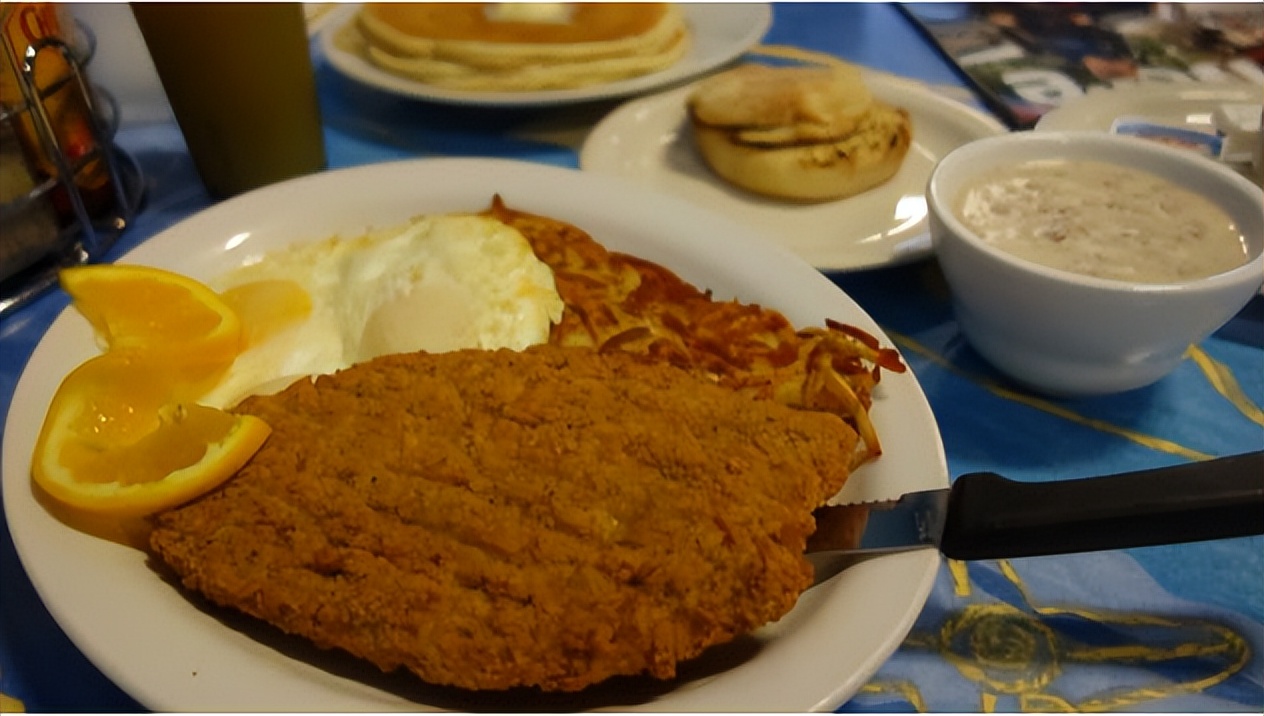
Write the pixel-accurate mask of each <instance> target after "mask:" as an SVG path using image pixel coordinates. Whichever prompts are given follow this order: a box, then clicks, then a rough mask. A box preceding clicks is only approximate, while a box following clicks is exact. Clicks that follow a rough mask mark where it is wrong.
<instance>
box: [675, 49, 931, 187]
mask: <svg viewBox="0 0 1264 716" xmlns="http://www.w3.org/2000/svg"><path fill="white" fill-rule="evenodd" d="M687 108H688V115H689V122H690V125H691V128H692V133H693V138H694V141H695V144H696V146H697V148H698V151H699V153H700V154H701V155H702V157H703V159H704V160H705V161H706V163H707V165H708V166H710V168H711V169H712V171H714V172H715V173H716V175H718V176H719V177H721V178H722V179H724V180H726V181H728V182H731V183H732V184H734V185H736V186H739V187H742V188H743V189H746V190H749V191H752V192H755V193H758V194H762V195H766V196H772V197H777V198H781V199H792V200H799V201H826V200H830V199H840V198H843V197H848V196H852V195H855V194H859V193H861V192H863V191H865V190H867V189H871V188H873V187H875V186H878V185H879V184H882V183H883V182H886V181H887V180H888V179H890V178H891V177H892V176H894V175H895V173H896V172H897V171H899V169H900V166H901V164H902V163H903V162H904V157H905V155H906V154H907V153H908V149H909V146H910V145H911V144H912V137H913V126H912V120H911V118H910V117H909V114H908V112H907V111H906V110H904V109H901V108H898V107H892V106H890V105H887V104H885V103H883V102H880V101H878V100H876V99H874V97H873V95H872V93H871V92H870V91H869V88H868V87H867V86H866V85H865V83H864V81H863V78H862V77H861V73H860V70H859V69H858V68H856V67H854V66H850V65H839V66H827V67H816V66H810V67H809V66H803V67H800V66H793V67H769V66H765V65H757V64H745V65H741V66H739V67H737V68H735V69H732V70H729V71H727V72H723V73H720V74H718V75H715V76H713V77H710V78H708V79H707V80H704V81H703V82H701V83H700V84H699V85H698V87H697V88H696V89H695V90H694V91H693V92H692V93H691V94H690V96H689V98H688V100H687Z"/></svg>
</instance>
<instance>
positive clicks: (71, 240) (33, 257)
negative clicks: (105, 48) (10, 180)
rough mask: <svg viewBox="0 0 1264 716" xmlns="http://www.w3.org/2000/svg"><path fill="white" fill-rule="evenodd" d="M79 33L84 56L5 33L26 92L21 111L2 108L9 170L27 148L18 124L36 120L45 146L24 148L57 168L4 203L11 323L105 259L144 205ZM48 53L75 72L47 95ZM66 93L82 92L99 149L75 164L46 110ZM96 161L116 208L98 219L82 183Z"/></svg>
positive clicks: (0, 250)
mask: <svg viewBox="0 0 1264 716" xmlns="http://www.w3.org/2000/svg"><path fill="white" fill-rule="evenodd" d="M76 25H77V24H76ZM77 29H78V31H79V33H80V34H79V37H80V38H81V39H82V40H83V41H84V43H85V45H86V49H84V50H81V51H79V52H76V51H75V49H74V48H73V47H71V45H70V44H69V43H68V42H66V41H64V40H62V39H60V38H52V37H47V38H41V39H39V40H37V41H35V42H34V43H32V44H30V45H28V46H26V47H18V46H15V45H14V44H13V43H12V41H11V39H10V38H9V37H8V36H7V34H5V33H0V43H3V47H0V50H3V52H4V53H5V57H6V58H7V59H8V61H9V63H11V65H12V70H13V74H14V75H16V78H17V88H18V91H19V93H20V102H18V103H17V104H16V105H14V106H0V145H2V149H3V156H0V162H4V163H6V164H9V165H10V166H9V167H8V168H7V170H8V171H18V166H17V164H16V162H15V160H22V157H23V154H22V152H23V149H24V148H23V147H22V146H21V143H20V139H19V137H20V136H21V133H20V131H19V124H20V123H21V122H22V121H23V118H24V117H29V119H30V122H31V124H33V126H34V129H35V135H36V139H37V140H38V145H39V146H38V147H34V148H32V147H26V148H25V149H26V150H27V151H30V150H31V149H35V150H37V151H39V152H42V154H43V157H44V158H45V159H47V160H48V161H49V162H50V163H51V164H52V166H53V167H54V168H55V174H54V175H53V176H49V177H47V178H43V177H39V176H32V177H31V182H32V183H33V184H34V186H33V188H31V189H29V190H28V191H26V192H25V193H23V194H21V195H19V196H16V197H13V198H11V199H9V200H7V201H4V202H3V203H0V316H7V315H8V314H10V313H11V312H13V311H15V310H16V309H17V308H19V307H20V306H22V305H24V304H26V303H27V302H29V301H31V300H32V299H34V298H35V297H36V296H38V295H39V294H40V293H42V292H43V291H45V290H47V289H48V288H50V287H52V286H53V285H55V284H56V282H57V272H58V271H59V270H60V269H61V268H64V267H66V266H73V265H77V264H83V263H88V262H92V261H97V260H100V259H101V257H102V256H103V255H104V254H105V253H106V251H108V250H109V248H110V247H111V246H112V245H113V244H114V242H115V241H116V240H117V239H118V236H119V235H120V234H121V233H122V231H123V230H124V229H125V228H126V227H127V226H128V224H129V223H130V222H131V219H132V217H133V216H134V214H135V212H136V210H137V209H138V207H139V205H140V202H141V198H142V194H143V182H142V181H141V175H140V169H139V167H138V166H137V164H136V162H135V160H134V159H133V158H132V157H131V156H130V155H128V154H127V153H126V152H124V151H123V150H121V149H120V148H118V147H117V146H115V144H114V141H113V139H114V133H115V131H116V130H117V125H118V109H117V106H116V105H115V103H114V101H113V99H112V98H111V97H110V96H109V95H108V94H106V93H105V92H103V91H101V90H99V89H96V90H94V88H93V87H92V86H91V84H90V83H89V81H88V78H87V76H86V74H85V72H84V67H85V66H86V65H87V63H88V62H89V61H90V59H91V57H92V54H93V49H95V38H94V36H93V35H92V33H91V32H90V31H89V30H88V29H87V28H86V27H83V26H81V25H77ZM49 50H51V51H52V52H56V53H58V54H60V55H61V57H62V59H64V60H65V63H66V66H67V67H68V68H69V71H68V72H66V73H64V74H63V75H62V76H60V77H58V78H56V79H55V80H54V81H52V82H50V83H49V84H48V86H47V87H45V88H44V89H43V90H42V91H41V90H40V89H39V88H38V86H37V83H36V80H35V77H36V75H35V68H36V63H37V60H38V58H39V57H42V56H47V52H48V51H49ZM61 91H67V92H75V93H78V95H79V99H80V100H82V102H83V103H84V105H85V106H86V107H87V108H88V110H89V112H88V114H89V116H90V117H91V121H90V122H89V124H90V127H89V129H90V131H91V134H92V138H93V147H92V149H91V150H90V151H88V152H87V153H85V154H84V155H83V156H81V157H79V158H78V159H76V160H72V159H71V158H70V157H69V156H68V155H67V153H66V151H65V150H64V149H63V147H62V146H61V145H60V143H59V142H58V138H57V132H56V131H55V129H56V128H55V126H54V121H55V118H54V117H53V116H52V112H51V111H50V108H49V106H48V103H47V101H48V100H49V99H50V98H51V97H53V96H54V95H55V94H56V93H58V92H61ZM95 160H100V164H101V165H104V167H105V171H106V172H107V173H108V179H109V183H110V187H111V188H112V193H113V201H112V206H110V207H109V208H108V210H104V211H101V212H99V213H97V214H96V215H95V216H94V215H93V213H91V212H89V210H88V206H87V203H86V201H85V198H84V196H83V194H82V192H81V190H80V188H79V185H78V183H77V181H76V180H77V179H79V178H80V176H81V174H82V173H83V172H85V171H87V170H88V168H89V167H91V166H92V164H93V162H94V161H95ZM21 164H23V165H24V164H25V162H24V161H22V162H21ZM28 174H29V173H28ZM55 192H64V196H65V198H66V199H67V201H65V202H64V203H63V204H62V206H63V207H65V206H68V207H69V210H70V211H69V212H67V211H65V209H64V208H63V210H62V211H61V212H60V214H59V213H58V212H56V211H55V210H54V208H53V201H52V197H53V195H54V193H55Z"/></svg>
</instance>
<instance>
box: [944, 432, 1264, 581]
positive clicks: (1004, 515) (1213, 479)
mask: <svg viewBox="0 0 1264 716" xmlns="http://www.w3.org/2000/svg"><path fill="white" fill-rule="evenodd" d="M947 512H948V515H947V521H946V524H945V525H944V534H943V540H942V542H941V544H940V551H942V552H943V553H944V555H945V556H947V557H950V558H953V559H963V560H970V559H1007V558H1012V557H1031V556H1036V555H1045V554H1067V553H1072V552H1093V551H1097V550H1107V549H1125V548H1129V547H1144V546H1148V545H1156V544H1177V543H1181V542H1197V541H1200V540H1212V539H1224V538H1228V537H1245V536H1247V535H1258V534H1264V451H1261V452H1252V453H1246V454H1244V455H1235V456H1232V457H1224V458H1218V459H1215V460H1205V461H1200V462H1193V463H1187V464H1182V465H1177V466H1174V467H1162V468H1156V469H1152V470H1140V471H1137V472H1127V473H1121V474H1118V475H1107V476H1105V477H1093V478H1087V479H1080V480H1059V481H1054V482H1016V481H1014V480H1010V479H1007V478H1004V477H1001V476H1000V475H996V474H993V473H990V472H980V473H972V474H968V475H962V476H961V477H958V478H957V479H956V480H955V481H954V482H953V484H952V489H951V491H950V493H949V498H948V511H947Z"/></svg>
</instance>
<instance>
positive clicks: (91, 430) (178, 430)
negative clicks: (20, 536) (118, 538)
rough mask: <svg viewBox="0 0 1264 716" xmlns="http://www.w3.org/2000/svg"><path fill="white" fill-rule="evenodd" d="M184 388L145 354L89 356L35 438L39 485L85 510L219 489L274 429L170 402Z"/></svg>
mask: <svg viewBox="0 0 1264 716" xmlns="http://www.w3.org/2000/svg"><path fill="white" fill-rule="evenodd" d="M168 375H169V374H168ZM178 392H179V391H178V386H176V385H175V384H174V383H172V382H171V381H168V380H165V379H164V374H163V372H162V368H161V366H160V365H158V364H156V363H154V362H153V360H152V359H149V358H146V357H145V356H143V355H141V354H133V353H127V352H124V351H112V352H109V353H105V354H104V355H100V356H97V357H96V358H93V359H91V360H89V361H87V362H85V363H84V364H82V365H81V366H79V367H78V368H76V369H75V370H74V371H72V372H71V373H70V375H68V376H67V377H66V379H65V380H64V381H63V382H62V384H61V386H60V387H59V388H58V390H57V393H56V395H55V396H54V398H53V403H52V406H51V407H50V408H49V411H48V416H47V417H46V418H45V421H44V426H43V428H42V429H41V431H40V435H39V438H38V440H37V441H36V444H35V457H34V459H33V461H32V468H31V475H32V478H33V479H34V480H35V483H36V484H37V485H39V486H40V487H41V488H43V489H44V490H45V491H46V492H47V493H48V494H49V495H51V496H52V497H54V498H56V499H57V500H58V501H60V502H63V503H65V504H67V505H70V506H71V507H75V508H77V509H80V510H84V511H87V512H92V513H96V514H103V515H111V516H117V517H132V516H139V515H144V514H148V513H151V512H154V511H157V510H161V509H165V508H168V507H174V506H176V505H179V504H181V503H183V502H186V501H188V500H190V499H193V498H194V497H197V496H199V495H201V494H203V493H205V492H207V491H209V490H211V489H213V488H215V487H216V486H218V485H219V484H220V483H222V482H224V481H225V480H227V479H228V478H229V477H231V476H232V475H233V474H234V473H235V472H236V471H237V470H239V469H240V468H241V466H242V465H244V464H245V463H246V461H247V460H249V459H250V457H251V456H252V455H254V453H255V452H256V451H257V450H258V449H259V448H260V447H261V446H262V445H263V442H264V441H265V440H266V439H267V437H268V434H269V433H270V432H271V429H270V428H269V427H268V425H267V424H266V423H264V422H263V421H262V420H260V419H258V418H256V417H254V416H251V415H233V414H231V413H226V412H224V411H221V410H217V409H215V408H208V407H205V406H201V405H197V404H194V403H184V402H178V401H175V402H173V396H174V395H175V394H176V393H178Z"/></svg>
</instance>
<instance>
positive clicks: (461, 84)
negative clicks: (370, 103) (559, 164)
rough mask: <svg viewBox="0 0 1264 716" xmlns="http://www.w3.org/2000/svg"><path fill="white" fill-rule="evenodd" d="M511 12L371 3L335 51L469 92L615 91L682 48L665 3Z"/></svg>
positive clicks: (684, 39) (674, 10)
mask: <svg viewBox="0 0 1264 716" xmlns="http://www.w3.org/2000/svg"><path fill="white" fill-rule="evenodd" d="M515 7H519V6H518V5H513V4H504V3H455V4H449V3H384V4H374V3H370V4H367V5H365V6H364V7H363V8H362V9H361V10H360V12H359V13H358V15H357V21H356V23H354V24H353V25H351V26H349V27H348V28H347V30H346V31H345V33H344V36H343V37H340V38H339V44H340V45H341V46H342V47H343V49H345V50H348V51H351V52H354V53H357V54H360V55H362V56H364V57H365V58H366V59H368V60H369V61H370V62H372V63H373V64H374V65H376V66H377V67H379V68H381V69H383V70H386V71H388V72H391V73H393V74H397V75H400V76H403V77H408V78H410V79H415V80H419V81H421V82H425V83H427V84H432V85H436V86H439V87H444V88H448V89H459V90H473V91H538V90H546V89H566V88H574V87H583V86H588V85H594V84H602V83H606V82H613V81H616V80H620V79H626V78H629V77H636V76H640V75H644V74H649V73H651V72H655V71H658V70H661V69H664V68H666V67H669V66H671V65H672V64H674V63H675V62H676V61H678V60H679V59H680V58H681V57H683V56H684V54H685V52H686V51H687V50H688V48H689V32H688V29H687V27H686V26H685V22H684V16H683V14H682V13H681V11H680V9H679V8H678V7H676V6H675V5H673V4H670V3H576V4H560V3H534V4H529V5H522V7H531V8H532V9H531V10H514V9H512V8H515ZM524 13H525V14H524Z"/></svg>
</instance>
